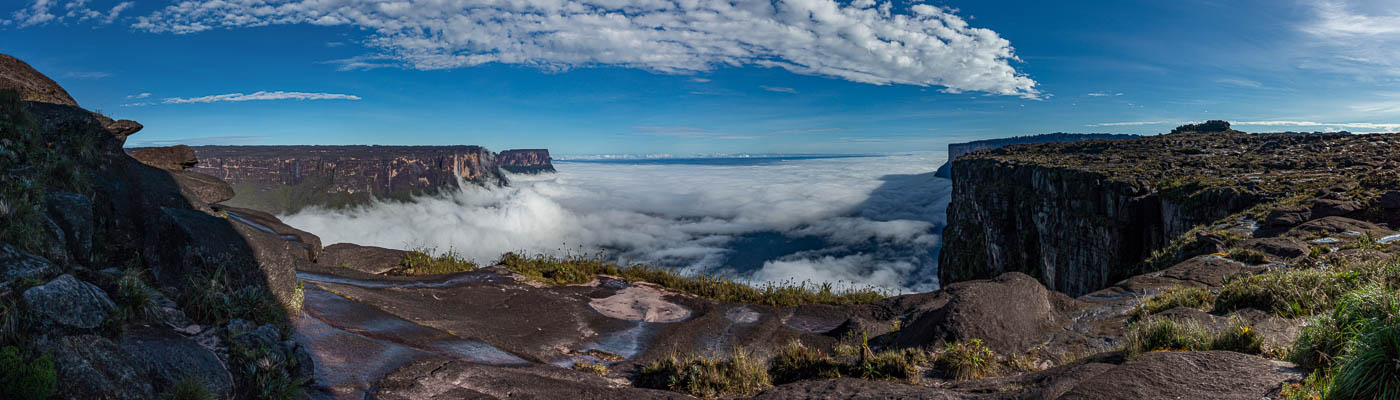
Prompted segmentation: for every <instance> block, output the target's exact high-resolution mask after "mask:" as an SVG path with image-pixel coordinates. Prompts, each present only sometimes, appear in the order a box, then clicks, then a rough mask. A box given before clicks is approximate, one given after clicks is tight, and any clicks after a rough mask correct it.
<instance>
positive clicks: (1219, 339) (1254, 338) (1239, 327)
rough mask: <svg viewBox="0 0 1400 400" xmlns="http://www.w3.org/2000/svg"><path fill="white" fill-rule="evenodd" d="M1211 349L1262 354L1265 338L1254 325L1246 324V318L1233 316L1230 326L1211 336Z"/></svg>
mask: <svg viewBox="0 0 1400 400" xmlns="http://www.w3.org/2000/svg"><path fill="white" fill-rule="evenodd" d="M1210 349H1211V350H1225V351H1233V352H1236V353H1244V354H1260V353H1263V352H1264V338H1263V337H1262V336H1260V335H1259V331H1257V330H1255V329H1254V327H1251V326H1249V325H1247V324H1245V322H1244V320H1241V319H1239V318H1231V319H1230V326H1229V327H1226V328H1225V329H1224V330H1222V331H1220V332H1216V334H1215V336H1214V337H1213V338H1211V340H1210Z"/></svg>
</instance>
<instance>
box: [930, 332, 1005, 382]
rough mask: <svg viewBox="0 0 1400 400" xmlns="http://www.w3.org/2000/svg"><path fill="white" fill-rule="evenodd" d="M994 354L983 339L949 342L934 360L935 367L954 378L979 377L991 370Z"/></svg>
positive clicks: (967, 378)
mask: <svg viewBox="0 0 1400 400" xmlns="http://www.w3.org/2000/svg"><path fill="white" fill-rule="evenodd" d="M994 356H995V354H993V353H992V349H989V348H987V346H986V345H984V344H983V343H982V339H971V340H967V341H960V342H955V343H948V344H947V345H946V346H945V347H944V349H943V353H941V354H939V355H938V358H937V360H935V361H934V367H936V368H938V369H939V370H942V371H943V372H944V373H946V374H948V376H951V377H953V379H958V380H969V379H978V378H982V377H984V376H987V374H988V373H990V372H991V368H992V358H993V357H994Z"/></svg>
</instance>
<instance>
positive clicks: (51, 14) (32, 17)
mask: <svg viewBox="0 0 1400 400" xmlns="http://www.w3.org/2000/svg"><path fill="white" fill-rule="evenodd" d="M60 3H62V4H63V7H62V8H63V9H62V10H57V11H55V10H54V8H55V7H56V6H58V5H59V4H60ZM87 3H88V0H68V1H67V2H63V1H62V0H34V2H33V3H32V4H30V5H29V7H25V8H22V9H19V10H17V11H15V12H13V13H11V14H10V16H11V17H12V18H14V19H13V22H17V23H18V26H19V27H20V28H27V27H30V26H37V25H45V24H48V23H50V22H64V21H69V20H73V21H77V22H82V21H89V20H91V21H96V22H97V23H99V24H103V25H106V24H110V23H112V22H114V21H116V20H117V17H118V16H120V15H121V13H122V12H123V11H126V10H127V9H130V8H131V7H132V6H133V5H135V4H134V3H132V2H130V1H124V2H121V3H117V4H116V5H115V6H112V8H110V9H108V10H107V11H106V12H102V11H98V10H94V9H92V8H89V7H88V4H87ZM55 12H60V13H61V14H55ZM11 22H12V21H10V20H6V21H5V25H9V24H10V23H11Z"/></svg>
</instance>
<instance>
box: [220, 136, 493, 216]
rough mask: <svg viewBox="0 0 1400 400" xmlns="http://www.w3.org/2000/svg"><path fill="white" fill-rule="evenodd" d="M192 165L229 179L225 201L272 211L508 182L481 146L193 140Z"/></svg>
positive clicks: (339, 205)
mask: <svg viewBox="0 0 1400 400" xmlns="http://www.w3.org/2000/svg"><path fill="white" fill-rule="evenodd" d="M193 149H194V151H195V154H196V155H197V157H198V159H199V163H198V164H197V165H196V166H194V167H193V168H192V169H193V170H194V171H197V172H202V173H205V174H209V175H213V176H215V177H218V178H219V179H223V180H224V181H227V182H229V183H230V184H232V185H233V187H234V191H235V192H236V193H237V195H236V196H235V197H234V198H233V200H229V201H228V202H226V204H228V205H232V206H235V207H246V208H252V209H258V210H263V211H268V212H272V213H291V212H295V211H297V210H300V209H302V208H305V207H309V206H326V207H333V208H334V207H345V206H350V205H355V204H363V203H365V202H368V201H369V200H370V199H373V198H378V199H407V198H409V197H410V196H413V195H415V194H423V193H433V192H436V191H437V190H440V189H441V188H444V187H455V186H456V184H457V179H458V178H461V179H462V180H465V181H467V182H471V183H476V184H480V185H505V184H507V182H506V179H505V177H504V175H502V174H501V171H500V168H499V167H498V166H497V163H496V157H495V155H493V154H491V152H490V151H488V150H486V149H485V148H483V147H480V146H195V147H193Z"/></svg>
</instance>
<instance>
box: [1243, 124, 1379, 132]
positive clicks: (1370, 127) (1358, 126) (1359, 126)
mask: <svg viewBox="0 0 1400 400" xmlns="http://www.w3.org/2000/svg"><path fill="white" fill-rule="evenodd" d="M1235 125H1254V126H1313V127H1331V128H1338V129H1335V130H1341V129H1363V130H1369V131H1373V132H1396V131H1400V124H1392V123H1372V122H1340V123H1327V122H1314V121H1243V122H1236V123H1235Z"/></svg>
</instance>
